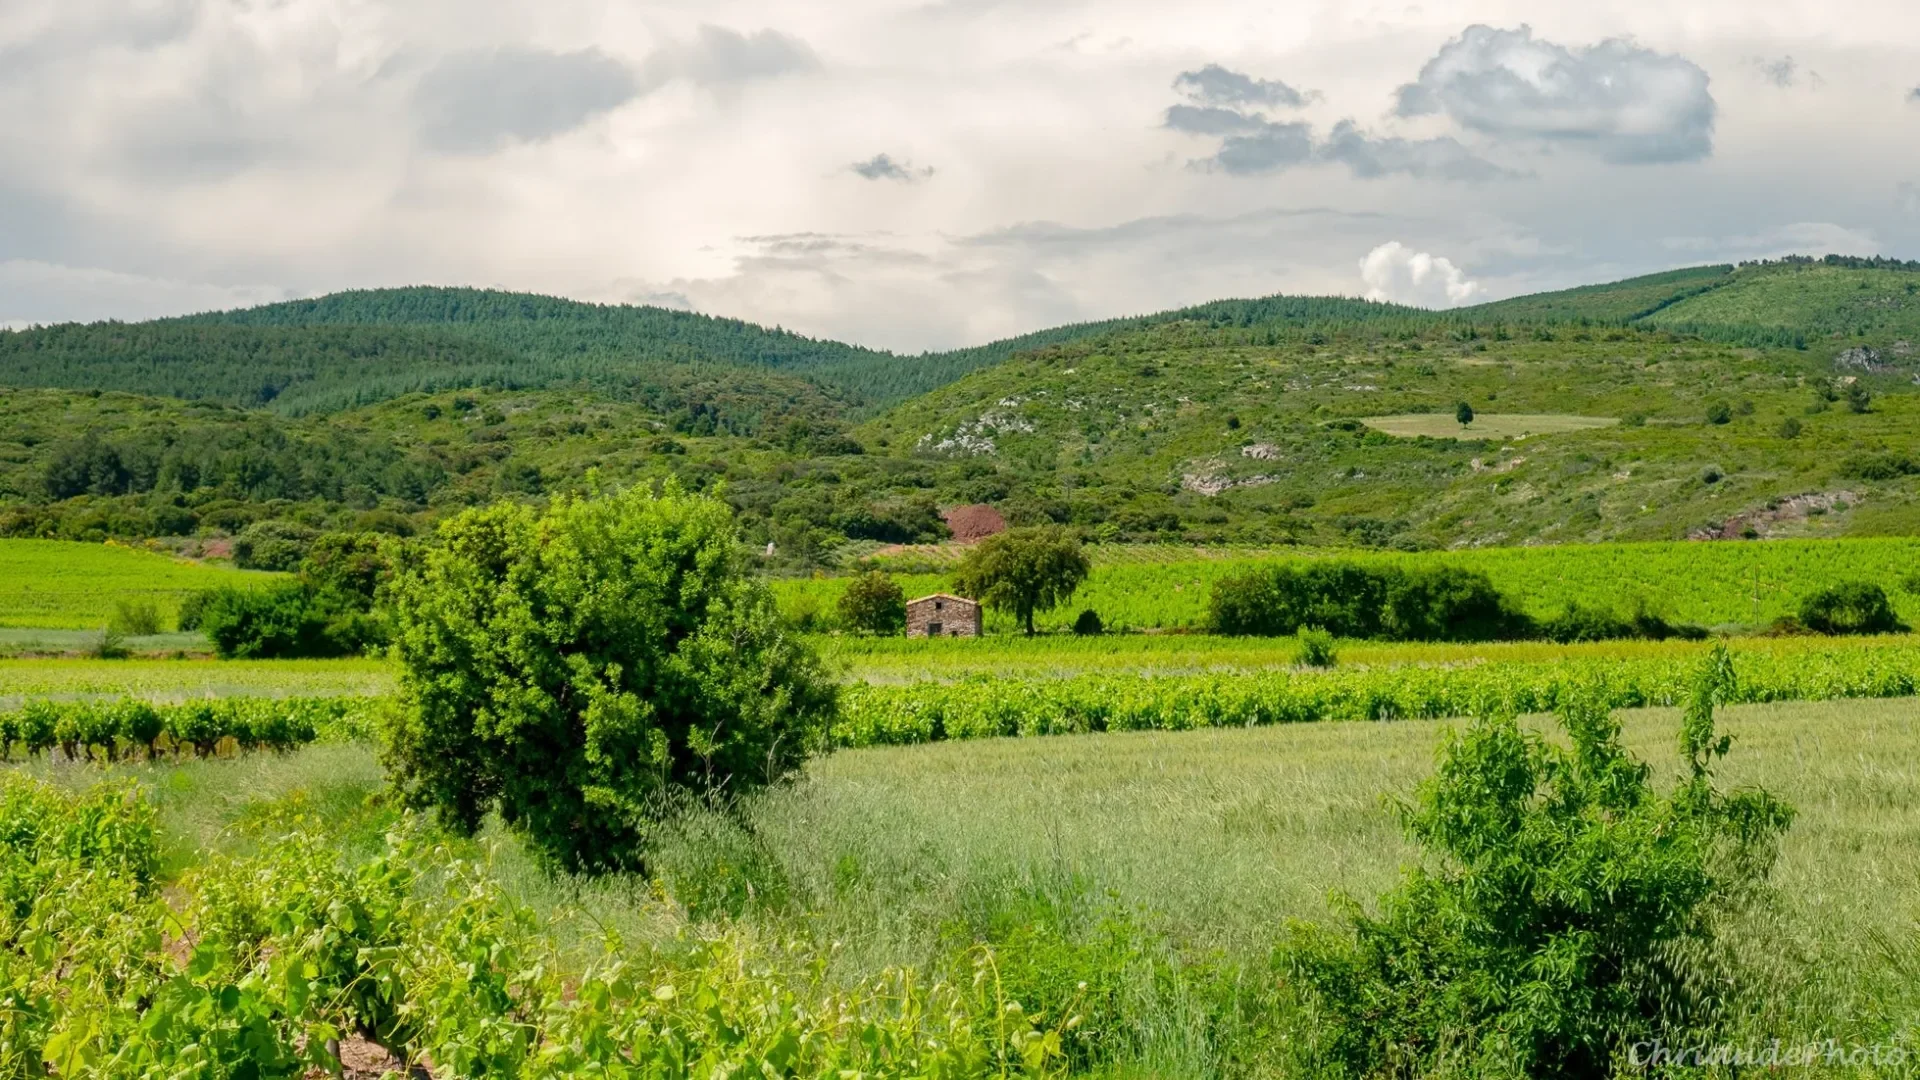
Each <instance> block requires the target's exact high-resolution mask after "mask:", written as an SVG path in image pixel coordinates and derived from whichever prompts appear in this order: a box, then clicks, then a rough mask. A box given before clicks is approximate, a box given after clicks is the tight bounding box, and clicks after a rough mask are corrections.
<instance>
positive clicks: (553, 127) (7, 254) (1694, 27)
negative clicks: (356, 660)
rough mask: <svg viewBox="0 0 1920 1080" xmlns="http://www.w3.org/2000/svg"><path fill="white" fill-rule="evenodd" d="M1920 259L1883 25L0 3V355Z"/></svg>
mask: <svg viewBox="0 0 1920 1080" xmlns="http://www.w3.org/2000/svg"><path fill="white" fill-rule="evenodd" d="M1827 251H1840V252H1845V253H1851V254H1887V255H1896V256H1901V257H1920V5H1916V4H1912V3H1906V2H1896V0H1853V2H1846V0H1687V2H1685V3H1675V2H1673V0H1659V2H1654V0H1632V2H1618V3H1601V2H1594V3H1586V4H1571V3H1555V4H1543V3H1538V2H1532V3H1520V2H1514V0H1430V2H1426V3H1421V4H1413V5H1402V4H1396V3H1377V4H1376V3H1367V2H1365V0H1357V2H1354V0H1349V2H1311V0H1296V2H1291V3H1284V4H1282V3H1273V2H1271V0H1259V2H1255V0H1246V2H1241V0H1210V2H1203V3H1198V4H1189V5H1177V4H1168V3H1165V2H1164V0H1152V2H1148V0H1104V2H1077V0H945V2H917V0H781V2H778V3H774V2H769V0H759V2H748V0H656V2H648V3H637V4H636V3H620V2H617V0H592V2H589V0H539V2H537V3H536V2H533V0H117V2H115V0H4V2H0V324H8V325H13V324H21V323H28V322H54V321H65V320H92V319H103V318H123V319H133V318H145V317H151V316H155V315H163V314H174V313H181V312H188V311H198V310H206V309H210V308H219V307H231V306H237V305H244V304H252V303H257V302H263V301H269V300H277V299H283V298H288V297H297V296H307V295H314V294H318V293H322V292H327V291H331V290H335V289H342V288H351V287H367V286H385V285H402V284H412V283H422V282H424V283H435V284H462V285H481V286H497V287H503V288H512V289H526V290H534V291H539V292H547V293H556V294H560V295H565V296H572V297H577V298H582V299H592V300H606V301H634V302H648V303H660V304H669V305H674V306H683V307H691V308H693V309H696V310H699V311H704V312H710V313H713V314H723V315H734V316H739V317H742V318H747V319H752V320H755V321H759V322H763V323H768V324H775V323H777V324H780V325H783V326H786V327H788V328H790V329H796V330H801V331H803V332H806V333H810V334H817V335H823V336H831V337H836V338H841V339H844V340H850V341H855V342H859V343H862V344H867V345H874V346H880V347H886V348H893V349H902V350H912V351H918V350H920V349H925V348H944V347H950V346H957V345H964V344H972V343H978V342H982V341H986V340H989V339H992V338H996V337H1003V336H1007V335H1009V334H1014V333H1019V332H1022V331H1026V330H1032V329H1037V328H1040V327H1043V326H1049V325H1054V324H1058V323H1062V322H1069V321H1076V320H1083V319H1093V318H1101V317H1107V316H1112V315H1120V314H1131V313H1139V312H1146V311H1153V310H1160V309H1164V308H1168V307H1174V306H1178V305H1181V304H1187V303H1194V302H1199V301H1205V300H1211V299H1218V298H1221V297H1228V296H1251V295H1261V294H1268V293H1274V292H1293V293H1337V294H1346V295H1372V296H1376V297H1382V298H1387V299H1393V300H1401V301H1406V302H1411V303H1420V304H1427V305H1433V306H1442V305H1449V304H1458V303H1471V302H1476V301H1479V300H1484V299H1496V298H1499V297H1503V296H1509V295H1514V294H1517V293H1522V292H1531V291H1537V290H1540V289H1546V288H1556V287H1561V286H1566V285H1573V284H1582V283H1588V282H1593V281H1599V280H1606V279H1611V278H1617V277H1621V276H1625V275H1628V274H1633V273H1640V272H1645V271H1650V270H1657V269H1664V268H1668V267H1673V266H1681V265H1689V264H1696V263H1703V262H1712V261H1726V260H1736V259H1745V258H1754V257H1760V256H1768V255H1778V254H1784V253H1789V252H1807V253H1824V252H1827Z"/></svg>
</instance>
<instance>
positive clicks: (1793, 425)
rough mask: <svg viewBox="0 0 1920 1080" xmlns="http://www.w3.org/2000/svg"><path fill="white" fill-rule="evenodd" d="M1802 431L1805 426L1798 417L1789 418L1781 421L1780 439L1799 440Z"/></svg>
mask: <svg viewBox="0 0 1920 1080" xmlns="http://www.w3.org/2000/svg"><path fill="white" fill-rule="evenodd" d="M1802 430H1804V429H1803V426H1802V425H1801V423H1800V418H1799V417H1797V416H1789V417H1787V418H1786V419H1785V420H1782V421H1780V437H1781V438H1783V439H1797V438H1799V437H1800V432H1801V431H1802Z"/></svg>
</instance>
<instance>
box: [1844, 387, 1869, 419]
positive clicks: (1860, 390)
mask: <svg viewBox="0 0 1920 1080" xmlns="http://www.w3.org/2000/svg"><path fill="white" fill-rule="evenodd" d="M1847 411H1848V412H1851V413H1866V412H1872V411H1873V392H1872V391H1871V390H1868V389H1867V384H1866V383H1863V382H1860V381H1859V380H1857V379H1856V380H1854V381H1853V382H1850V383H1848V384H1847Z"/></svg>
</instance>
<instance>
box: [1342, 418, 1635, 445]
mask: <svg viewBox="0 0 1920 1080" xmlns="http://www.w3.org/2000/svg"><path fill="white" fill-rule="evenodd" d="M1360 422H1361V423H1363V424H1365V425H1367V426H1368V427H1370V428H1372V429H1374V430H1375V431H1384V432H1386V433H1387V434H1388V435H1398V436H1400V437H1401V438H1403V439H1411V438H1416V437H1418V436H1421V435H1424V436H1426V437H1428V438H1430V439H1523V438H1526V437H1527V436H1529V435H1559V434H1562V433H1564V432H1568V431H1592V430H1593V429H1595V428H1604V427H1612V426H1614V425H1615V424H1618V423H1619V422H1620V421H1619V420H1617V419H1615V418H1613V417H1608V416H1566V415H1561V414H1557V413H1478V414H1476V415H1475V416H1474V418H1473V423H1472V424H1470V425H1467V426H1465V427H1462V426H1461V425H1460V422H1459V421H1457V420H1455V419H1454V418H1453V414H1451V413H1438V412H1433V413H1402V414H1400V415H1398V416H1368V417H1363V418H1361V421H1360Z"/></svg>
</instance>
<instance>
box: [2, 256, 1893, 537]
mask: <svg viewBox="0 0 1920 1080" xmlns="http://www.w3.org/2000/svg"><path fill="white" fill-rule="evenodd" d="M1916 293H1920V264H1907V263H1893V262H1889V261H1885V260H1857V259H1843V258H1837V257H1830V258H1827V259H1823V260H1817V261H1816V260H1787V261H1783V262H1778V263H1768V264H1752V265H1743V266H1739V267H1730V266H1710V267H1697V268H1692V269H1686V270H1678V271H1672V272H1668V273H1663V274H1656V275H1650V276H1647V277H1641V278H1634V279H1630V280H1627V281H1622V282H1615V283H1612V284H1606V285H1595V286H1588V287H1583V288H1578V289H1571V290H1566V291H1563V292H1557V293H1546V294H1540V295H1537V296H1530V297H1520V298H1516V299H1513V300H1505V301H1499V302H1496V303H1491V304H1485V305H1480V306H1478V307H1472V308H1465V309H1458V310H1454V311H1448V312H1430V311H1423V310H1420V309H1416V308H1408V307H1400V306H1395V305H1390V304H1379V303H1371V302H1367V301H1361V300H1351V299H1338V298H1302V297H1270V298H1265V299H1259V300H1229V301H1220V302H1217V303H1212V304H1205V305H1200V306H1197V307H1191V308H1183V309H1179V310H1175V311H1168V312H1162V313H1158V314H1153V315H1146V316H1140V317H1135V318H1126V319H1117V320H1110V321H1107V322H1099V323H1089V324H1082V325H1076V326H1068V327H1059V328H1055V329H1052V330H1047V331H1042V332H1039V333H1036V334H1031V335H1027V336H1024V337H1021V338H1014V339H1009V340H1007V341H1003V342H998V343H994V344H991V345H987V346H982V347H979V348H976V349H970V350H961V351H958V352H953V353H945V354H928V355H924V356H918V357H904V356H897V355H894V354H889V353H883V352H877V351H873V350H866V349H860V348H857V347H853V346H847V345H841V344H839V343H835V342H827V341H817V340H813V339H808V338H804V337H801V336H798V335H794V334H790V333H787V332H785V331H781V330H767V329H764V328H761V327H756V326H752V325H750V324H746V323H741V322H737V321H732V320H724V319H713V318H709V317H706V316H699V315H692V314H688V313H684V312H671V311H665V310H662V309H657V308H640V307H626V306H614V305H595V304H581V303H575V302H572V301H563V300H556V299H552V298H547V297H535V296H525V295H520V294H511V293H500V292H487V291H482V290H470V289H437V288H417V289H395V290H377V291H364V292H354V293H342V294H336V295H334V296H329V297H322V298H319V299H317V300H311V301H298V302H293V303H287V304H276V305H270V306H267V307H262V308H254V309H248V310H244V311H236V312H223V313H216V314H209V315H202V316H193V317H189V318H182V319H172V320H162V321H158V322H152V323H142V324H114V323H108V324H96V325H91V326H59V327H48V328H38V329H32V330H27V331H19V332H14V333H0V386H13V387H17V388H21V389H17V390H14V391H11V392H4V393H0V413H4V415H5V416H6V418H7V429H6V431H5V432H0V531H6V532H9V533H12V534H15V535H40V536H66V537H93V538H98V537H99V536H102V535H123V536H142V535H151V534H155V533H182V532H205V531H208V530H216V531H227V532H237V531H242V530H244V529H246V528H250V527H264V526H259V525H258V523H261V522H273V521H295V522H298V523H299V525H298V527H299V528H303V529H313V528H320V527H336V526H339V525H342V524H344V525H348V526H351V525H353V523H354V522H356V521H362V520H364V519H365V516H366V515H368V514H376V513H377V514H384V515H386V517H384V518H382V519H381V520H383V521H387V522H389V524H391V523H392V522H393V521H394V520H395V519H402V520H405V521H410V522H413V523H414V524H415V525H419V524H424V523H425V522H427V521H430V520H431V519H432V518H434V517H435V516H437V515H439V514H441V513H444V512H446V511H448V510H450V509H452V508H455V507H458V506H464V505H470V504H473V503H476V502H484V501H486V500H489V499H494V498H502V497H528V496H535V495H539V494H542V493H546V492H552V491H565V490H574V489H577V488H580V487H581V486H583V485H587V484H590V483H593V482H600V483H631V482H638V481H641V480H659V479H664V478H666V477H669V476H671V477H675V478H677V479H678V481H679V482H680V483H682V484H683V485H684V486H688V487H691V488H695V489H702V490H704V489H707V488H714V487H719V488H721V489H722V490H725V491H726V493H727V498H729V500H731V501H732V502H733V503H734V504H735V505H736V507H737V508H739V510H740V511H741V513H742V517H743V520H744V521H745V523H746V526H747V530H748V533H749V535H750V536H751V537H752V538H753V539H754V541H755V542H756V543H764V542H773V543H775V545H776V547H777V549H778V550H779V551H780V552H782V553H783V557H791V558H793V559H795V560H797V561H799V562H800V563H802V564H807V563H813V562H817V561H820V560H824V559H832V558H836V557H838V556H837V553H839V552H845V551H857V550H862V548H861V545H862V544H866V545H869V546H870V545H872V544H879V543H891V542H913V541H924V540H928V539H934V538H937V537H938V536H939V534H940V532H941V526H940V523H939V519H938V510H939V508H940V507H943V506H950V505H953V504H956V503H973V502H986V503H992V504H995V505H996V506H999V507H1000V508H1001V509H1002V510H1003V511H1004V512H1005V513H1006V514H1007V515H1008V516H1009V517H1010V518H1012V519H1013V520H1015V521H1048V520H1051V521H1061V522H1066V523H1070V524H1072V525H1075V526H1077V527H1080V528H1082V529H1084V530H1086V531H1087V532H1088V533H1089V534H1090V535H1094V536H1097V537H1100V538H1103V539H1108V540H1118V541H1128V540H1162V541H1164V540H1177V539H1185V540H1194V541H1205V542H1247V543H1261V544H1271V543H1284V542H1289V541H1293V540H1300V541H1305V542H1312V543H1321V544H1325V543H1333V544H1342V543H1350V544H1363V545H1370V546H1399V547H1427V546H1435V545H1458V544H1476V545H1477V544H1513V543H1541V542H1559V541H1573V540H1589V539H1662V538H1674V537H1679V536H1686V535H1744V534H1752V535H1760V536H1770V535H1826V534H1835V533H1863V532H1864V533H1888V532H1904V531H1909V530H1911V529H1913V528H1915V527H1917V526H1920V509H1916V506H1920V502H1917V501H1916V495H1915V491H1914V487H1915V474H1916V473H1920V465H1916V464H1915V463H1914V462H1913V461H1912V460H1910V458H1909V457H1908V456H1907V452H1906V450H1905V447H1907V446H1910V445H1912V443H1913V441H1914V439H1915V437H1916V436H1920V411H1917V410H1916V405H1920V397H1916V395H1915V387H1914V384H1913V378H1914V376H1915V374H1916V370H1920V359H1917V358H1916V357H1915V356H1914V355H1913V350H1912V346H1911V342H1912V341H1913V340H1914V339H1915V335H1920V299H1917V298H1916ZM1854 386H1857V387H1858V388H1859V389H1860V390H1862V391H1866V394H1865V396H1864V397H1862V398H1861V399H1860V400H1859V401H1857V402H1855V404H1856V405H1858V406H1859V407H1860V408H1861V409H1863V410H1864V411H1859V412H1856V411H1853V410H1852V409H1851V408H1850V407H1849V405H1848V402H1847V401H1846V393H1847V391H1848V390H1849V389H1850V388H1851V387H1854ZM30 388H41V389H30ZM190 401H191V402H196V403H189V402H190ZM1462 401H1465V402H1468V403H1470V404H1471V405H1472V407H1473V408H1474V409H1475V410H1476V411H1477V413H1478V414H1479V417H1480V419H1479V420H1478V421H1476V425H1474V426H1470V427H1466V428H1461V427H1460V426H1459V425H1457V424H1456V423H1455V422H1454V421H1453V418H1452V417H1453V412H1454V409H1455V406H1456V405H1457V404H1458V403H1459V402H1462ZM590 471H591V472H592V473H593V474H594V475H597V476H598V478H599V479H598V480H597V481H594V480H591V479H590V477H589V473H590ZM849 545H851V546H849Z"/></svg>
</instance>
